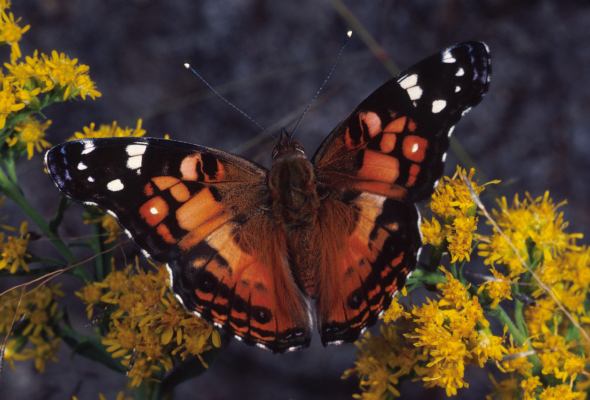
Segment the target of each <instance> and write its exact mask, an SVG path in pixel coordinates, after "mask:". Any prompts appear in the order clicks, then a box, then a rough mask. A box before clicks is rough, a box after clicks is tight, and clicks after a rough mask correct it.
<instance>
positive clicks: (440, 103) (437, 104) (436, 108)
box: [432, 100, 447, 114]
mask: <svg viewBox="0 0 590 400" xmlns="http://www.w3.org/2000/svg"><path fill="white" fill-rule="evenodd" d="M446 106H447V102H446V100H434V101H433V102H432V113H433V114H438V113H439V112H441V111H442V110H444V109H445V107H446Z"/></svg>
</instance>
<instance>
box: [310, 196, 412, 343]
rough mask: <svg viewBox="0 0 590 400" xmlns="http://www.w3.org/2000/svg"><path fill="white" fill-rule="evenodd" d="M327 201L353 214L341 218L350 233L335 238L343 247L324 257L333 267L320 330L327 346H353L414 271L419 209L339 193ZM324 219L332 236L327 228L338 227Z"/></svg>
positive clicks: (324, 281)
mask: <svg viewBox="0 0 590 400" xmlns="http://www.w3.org/2000/svg"><path fill="white" fill-rule="evenodd" d="M324 201H325V202H324V204H323V207H325V208H328V207H329V208H330V209H335V208H340V209H345V210H347V212H341V213H340V215H339V218H340V219H341V220H342V219H345V220H347V221H348V222H347V223H346V225H348V226H350V228H349V229H347V230H345V231H342V232H340V233H339V234H336V235H337V236H336V237H334V236H335V234H334V233H333V234H332V238H333V240H336V241H338V243H339V246H338V248H337V250H336V254H333V255H326V256H325V257H324V258H325V259H327V260H331V262H330V263H326V265H324V266H322V270H321V273H320V275H321V276H320V282H321V285H320V290H319V299H318V303H317V304H318V318H319V321H320V322H319V329H320V334H321V337H322V342H323V343H324V344H328V343H340V342H343V341H345V342H351V341H354V340H356V339H357V338H358V336H359V335H360V333H361V332H362V330H363V329H364V328H365V327H367V326H370V325H372V324H374V323H375V322H376V320H377V318H378V316H379V314H380V313H381V312H382V311H383V310H384V309H386V308H387V307H389V304H390V303H391V295H392V293H395V292H396V291H397V290H399V289H401V288H402V287H403V285H404V283H405V279H406V277H407V275H408V273H409V272H410V271H411V270H412V268H413V267H414V265H415V263H416V252H417V250H418V247H419V245H420V236H419V232H418V225H417V219H418V216H417V211H416V208H415V207H414V205H413V204H410V203H407V202H403V201H399V200H395V199H388V198H386V197H385V196H380V195H375V194H372V193H363V192H350V191H349V192H343V193H340V194H336V193H333V194H332V195H331V196H330V197H329V198H327V199H325V200H324ZM324 210H325V209H324ZM323 214H324V211H322V212H321V214H320V223H319V226H320V228H319V229H320V230H325V231H331V229H330V228H329V227H326V226H325V225H330V224H331V223H334V221H333V219H332V218H326V219H322V218H321V216H323ZM338 223H339V224H342V222H341V221H339V222H338ZM326 277H330V278H326Z"/></svg>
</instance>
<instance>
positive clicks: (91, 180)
mask: <svg viewBox="0 0 590 400" xmlns="http://www.w3.org/2000/svg"><path fill="white" fill-rule="evenodd" d="M86 180H87V181H88V182H91V183H92V182H94V178H93V177H91V176H89V177H88V178H86Z"/></svg>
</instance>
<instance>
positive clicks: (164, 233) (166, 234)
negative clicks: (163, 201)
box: [156, 223, 176, 244]
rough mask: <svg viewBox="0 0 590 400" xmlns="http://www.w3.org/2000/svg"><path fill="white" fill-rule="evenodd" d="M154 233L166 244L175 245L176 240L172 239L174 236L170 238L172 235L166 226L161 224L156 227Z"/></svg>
mask: <svg viewBox="0 0 590 400" xmlns="http://www.w3.org/2000/svg"><path fill="white" fill-rule="evenodd" d="M156 232H158V235H160V236H161V237H162V239H164V241H165V242H166V243H170V244H174V243H176V239H175V238H174V236H172V233H171V232H170V229H168V226H167V225H166V224H164V223H161V224H160V225H158V227H157V228H156Z"/></svg>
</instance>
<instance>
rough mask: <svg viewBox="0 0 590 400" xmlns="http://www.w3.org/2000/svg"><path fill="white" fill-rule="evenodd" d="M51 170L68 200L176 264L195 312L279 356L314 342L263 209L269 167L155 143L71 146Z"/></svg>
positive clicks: (55, 156) (179, 290)
mask: <svg viewBox="0 0 590 400" xmlns="http://www.w3.org/2000/svg"><path fill="white" fill-rule="evenodd" d="M46 163H47V167H48V170H49V172H50V175H51V177H52V178H53V180H54V181H55V183H56V185H57V186H58V188H59V189H60V190H62V191H63V192H64V193H65V194H66V195H68V196H69V197H72V198H74V199H75V200H78V201H82V202H85V203H86V204H91V205H96V206H98V207H101V208H103V209H106V210H108V211H109V212H110V213H112V214H113V215H114V216H116V217H117V218H118V220H119V222H120V223H121V225H122V226H123V227H124V228H125V230H126V231H127V232H128V234H129V235H130V236H131V237H132V238H133V239H134V240H135V242H136V243H137V244H138V245H139V246H140V247H141V248H142V249H143V250H144V251H145V252H146V253H147V254H149V255H150V256H151V257H153V258H154V259H156V260H157V261H160V262H164V263H167V264H168V266H169V268H170V269H171V277H172V281H173V282H172V285H173V290H174V292H175V293H176V294H177V296H178V297H179V299H180V300H181V301H182V302H183V303H184V304H185V306H186V307H187V309H189V310H190V311H193V312H195V313H197V314H199V315H200V316H202V317H203V318H205V319H207V320H208V321H211V322H213V323H215V324H216V325H217V326H219V327H222V328H225V329H227V330H228V331H230V332H231V333H233V334H234V335H235V336H236V337H238V338H241V339H243V340H244V341H246V342H249V343H252V344H259V345H261V346H265V347H267V348H270V349H271V350H274V351H285V350H287V349H289V348H292V347H298V346H305V345H307V343H308V342H309V321H308V315H307V309H306V305H305V303H304V300H303V298H302V296H301V294H300V293H299V291H298V289H297V288H296V286H295V283H294V282H293V278H292V277H291V275H290V271H289V267H288V265H287V264H286V260H287V255H286V244H285V238H284V235H283V236H281V234H280V232H274V229H275V228H274V224H273V223H272V221H271V218H270V215H269V214H268V212H266V211H265V209H264V206H265V203H266V202H267V201H268V193H267V187H266V171H265V170H264V169H263V168H261V167H259V166H257V165H255V164H253V163H250V162H248V161H247V160H244V159H241V158H239V157H235V156H232V155H230V154H228V153H224V152H220V151H217V150H214V149H210V148H206V147H201V146H195V145H191V144H187V143H180V142H175V141H169V140H160V139H149V138H145V139H144V138H117V139H102V140H100V139H97V140H81V141H73V142H66V143H64V144H61V145H58V146H56V147H54V148H53V149H51V150H50V151H49V152H48V153H47V157H46ZM267 235H268V236H267Z"/></svg>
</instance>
